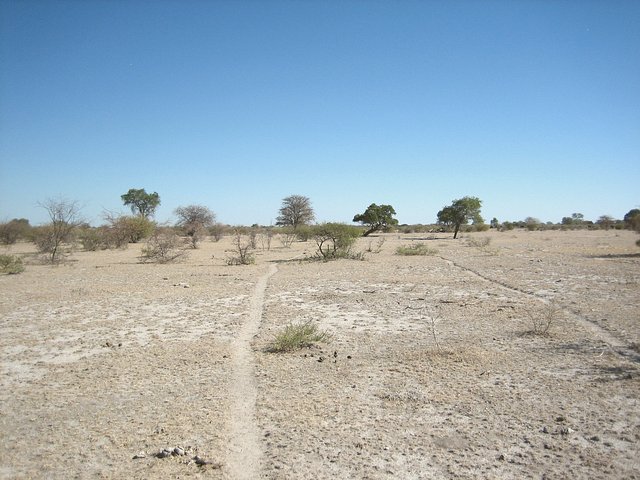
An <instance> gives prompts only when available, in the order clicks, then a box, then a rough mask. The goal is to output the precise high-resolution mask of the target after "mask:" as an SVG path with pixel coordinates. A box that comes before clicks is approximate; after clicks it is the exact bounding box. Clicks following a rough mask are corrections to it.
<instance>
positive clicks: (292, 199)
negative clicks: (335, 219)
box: [276, 195, 315, 230]
mask: <svg viewBox="0 0 640 480" xmlns="http://www.w3.org/2000/svg"><path fill="white" fill-rule="evenodd" d="M314 218H315V213H314V212H313V208H312V207H311V200H309V198H308V197H305V196H302V195H291V196H289V197H286V198H284V199H283V200H282V206H281V207H280V215H279V216H278V217H277V218H276V225H284V226H290V227H293V229H294V230H295V229H297V228H298V227H299V226H300V225H308V224H309V223H311V222H312V221H313V220H314Z"/></svg>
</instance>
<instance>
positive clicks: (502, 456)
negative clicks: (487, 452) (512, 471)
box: [496, 453, 505, 462]
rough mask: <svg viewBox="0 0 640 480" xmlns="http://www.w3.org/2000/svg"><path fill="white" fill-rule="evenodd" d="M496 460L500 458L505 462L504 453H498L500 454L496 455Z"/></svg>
mask: <svg viewBox="0 0 640 480" xmlns="http://www.w3.org/2000/svg"><path fill="white" fill-rule="evenodd" d="M496 460H499V461H501V462H504V460H505V457H504V454H502V453H501V454H500V455H498V456H497V457H496Z"/></svg>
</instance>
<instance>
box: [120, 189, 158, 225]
mask: <svg viewBox="0 0 640 480" xmlns="http://www.w3.org/2000/svg"><path fill="white" fill-rule="evenodd" d="M120 198H121V199H122V201H123V203H124V204H125V206H128V207H130V208H131V212H132V213H133V214H134V215H139V216H141V217H142V218H149V217H152V216H153V215H154V214H155V212H156V208H158V205H160V195H158V193H157V192H153V193H147V192H146V191H145V189H144V188H140V189H135V188H131V189H129V191H128V192H127V193H125V194H124V195H121V196H120Z"/></svg>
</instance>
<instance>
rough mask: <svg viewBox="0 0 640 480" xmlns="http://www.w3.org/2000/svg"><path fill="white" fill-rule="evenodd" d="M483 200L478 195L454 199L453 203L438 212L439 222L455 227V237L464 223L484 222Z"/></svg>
mask: <svg viewBox="0 0 640 480" xmlns="http://www.w3.org/2000/svg"><path fill="white" fill-rule="evenodd" d="M481 206H482V200H480V199H479V198H478V197H463V198H460V199H458V200H454V201H453V203H452V204H451V205H449V206H447V207H444V208H443V209H442V210H440V211H439V212H438V223H440V224H443V225H447V226H452V227H453V238H457V237H458V231H460V227H461V226H462V225H466V224H467V223H469V220H473V223H482V222H483V219H482V216H481V215H480V207H481Z"/></svg>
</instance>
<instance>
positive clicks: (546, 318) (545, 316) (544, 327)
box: [527, 301, 562, 335]
mask: <svg viewBox="0 0 640 480" xmlns="http://www.w3.org/2000/svg"><path fill="white" fill-rule="evenodd" d="M527 315H528V316H529V321H530V324H531V330H529V332H528V333H531V334H533V335H548V334H549V331H550V330H551V327H553V326H554V325H555V324H556V323H557V322H558V319H559V318H560V316H561V315H562V309H561V308H560V307H559V306H558V304H556V303H555V302H553V301H552V302H549V303H545V305H544V307H543V308H542V310H541V311H528V312H527Z"/></svg>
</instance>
